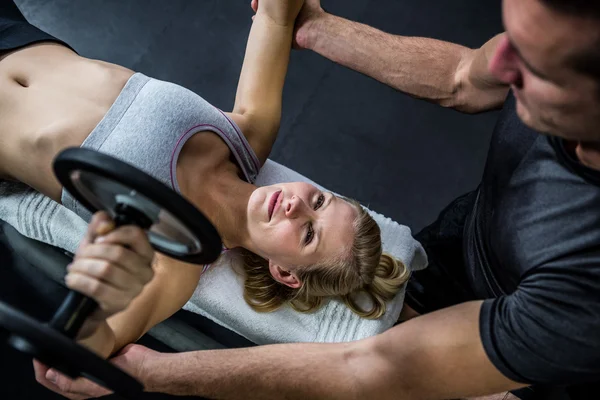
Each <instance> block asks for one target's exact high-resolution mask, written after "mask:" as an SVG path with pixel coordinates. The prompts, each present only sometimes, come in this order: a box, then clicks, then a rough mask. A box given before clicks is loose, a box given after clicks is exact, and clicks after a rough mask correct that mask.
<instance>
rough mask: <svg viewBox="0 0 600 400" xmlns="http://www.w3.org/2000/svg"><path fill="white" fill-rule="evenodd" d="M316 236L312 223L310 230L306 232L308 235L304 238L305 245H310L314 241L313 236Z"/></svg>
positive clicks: (309, 226)
mask: <svg viewBox="0 0 600 400" xmlns="http://www.w3.org/2000/svg"><path fill="white" fill-rule="evenodd" d="M314 236H315V231H314V230H313V226H312V224H309V225H308V231H307V232H306V237H305V238H304V245H309V244H310V242H312V240H313V237H314Z"/></svg>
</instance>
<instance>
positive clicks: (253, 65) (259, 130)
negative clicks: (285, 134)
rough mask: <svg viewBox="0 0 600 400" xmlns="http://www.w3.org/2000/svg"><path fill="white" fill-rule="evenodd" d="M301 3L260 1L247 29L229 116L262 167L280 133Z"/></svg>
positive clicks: (299, 1)
mask: <svg viewBox="0 0 600 400" xmlns="http://www.w3.org/2000/svg"><path fill="white" fill-rule="evenodd" d="M303 3H304V0H260V4H259V6H258V12H257V13H256V16H255V18H254V23H253V24H252V29H251V30H250V36H249V38H248V45H247V46H246V56H245V58H244V64H243V66H242V72H241V75H240V80H239V83H238V89H237V93H236V97H235V105H234V107H233V112H232V114H233V115H231V116H232V117H233V119H234V120H235V122H236V123H238V124H239V125H240V128H241V129H242V131H243V132H244V135H245V136H246V139H248V142H249V143H250V145H251V146H252V148H253V150H254V151H255V152H256V155H257V156H258V158H259V160H260V162H261V164H262V163H264V162H265V161H266V159H267V157H268V155H269V153H270V152H271V147H272V146H273V143H274V142H275V139H276V137H277V132H278V131H279V123H280V121H281V101H282V93H283V84H284V81H285V75H286V73H287V68H288V64H289V58H290V51H291V47H292V37H293V33H294V21H295V19H296V16H297V15H298V13H299V12H300V9H301V8H302V4H303Z"/></svg>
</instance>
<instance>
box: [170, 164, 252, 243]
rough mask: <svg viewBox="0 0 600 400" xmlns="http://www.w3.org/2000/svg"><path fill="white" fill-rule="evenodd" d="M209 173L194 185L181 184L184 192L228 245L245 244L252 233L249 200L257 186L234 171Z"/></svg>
mask: <svg viewBox="0 0 600 400" xmlns="http://www.w3.org/2000/svg"><path fill="white" fill-rule="evenodd" d="M202 175H204V174H202ZM209 176H210V178H208V179H206V178H207V175H204V176H203V179H202V182H197V183H196V184H193V185H189V184H188V185H185V186H186V187H181V185H180V188H181V192H182V193H183V194H184V195H185V196H186V197H187V198H188V199H189V200H190V201H191V202H192V203H193V204H194V205H195V206H196V207H198V208H199V209H200V210H201V211H202V213H203V214H204V215H205V216H206V217H207V218H208V219H209V220H210V221H211V223H212V224H213V225H214V226H215V228H216V229H217V231H218V232H219V234H220V235H221V240H222V241H223V244H224V245H225V246H226V247H227V248H234V247H243V246H244V245H245V244H246V243H247V242H248V236H249V235H248V217H247V209H248V201H249V199H250V196H251V195H252V192H253V191H254V190H255V189H256V186H254V185H252V184H250V183H247V182H245V181H244V180H242V179H240V178H239V177H238V176H237V174H236V173H232V172H231V171H222V172H219V173H214V172H213V173H212V174H209Z"/></svg>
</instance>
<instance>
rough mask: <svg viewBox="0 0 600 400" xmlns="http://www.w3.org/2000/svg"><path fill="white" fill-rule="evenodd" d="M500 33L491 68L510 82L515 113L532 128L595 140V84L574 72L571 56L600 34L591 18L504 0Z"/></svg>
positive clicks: (598, 125) (598, 135)
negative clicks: (501, 32)
mask: <svg viewBox="0 0 600 400" xmlns="http://www.w3.org/2000/svg"><path fill="white" fill-rule="evenodd" d="M503 19H504V26H505V28H506V33H507V34H506V37H505V39H503V40H502V42H501V43H500V45H499V46H498V49H497V51H496V53H495V54H494V56H493V58H492V59H491V60H490V70H491V72H492V73H493V74H494V75H495V76H496V77H497V78H498V79H500V80H502V81H503V82H505V83H507V84H510V85H511V88H512V90H513V92H514V94H515V97H516V99H517V113H518V115H519V117H520V118H521V119H522V120H523V122H525V123H526V124H527V125H529V126H530V127H532V128H533V129H535V130H537V131H540V132H545V133H549V134H552V135H556V136H560V137H563V138H565V139H569V140H573V141H600V87H599V84H598V82H597V81H595V80H594V79H593V78H591V77H589V76H587V75H585V74H583V73H581V72H579V71H577V70H575V69H574V67H573V66H572V64H571V60H572V57H573V55H576V54H581V52H585V51H589V49H591V48H593V46H594V44H596V43H598V39H599V38H600V24H599V23H598V21H597V20H594V19H593V18H589V19H585V18H580V17H573V16H569V15H565V14H562V13H559V12H556V11H554V10H551V9H549V8H548V7H547V6H545V5H544V4H542V3H541V2H540V1H539V0H504V1H503Z"/></svg>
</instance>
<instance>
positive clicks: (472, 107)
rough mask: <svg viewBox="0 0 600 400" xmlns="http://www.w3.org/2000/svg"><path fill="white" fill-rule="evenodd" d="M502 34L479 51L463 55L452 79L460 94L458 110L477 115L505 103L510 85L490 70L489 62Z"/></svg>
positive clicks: (502, 36)
mask: <svg viewBox="0 0 600 400" xmlns="http://www.w3.org/2000/svg"><path fill="white" fill-rule="evenodd" d="M504 35H505V33H501V34H499V35H496V36H495V37H493V38H492V39H490V40H489V41H488V42H486V43H485V44H484V45H483V46H481V47H480V48H479V49H475V50H472V51H470V52H469V53H465V55H464V57H463V59H462V60H461V62H460V64H459V66H458V69H457V71H456V76H455V80H456V85H457V87H458V93H459V94H458V99H457V102H458V105H457V109H459V110H461V111H465V112H471V113H476V112H481V111H487V110H490V109H497V108H500V107H501V106H502V104H504V101H505V99H506V95H507V94H508V90H509V86H508V85H506V84H505V83H503V82H501V81H500V80H499V79H498V78H496V77H495V76H494V75H493V74H492V73H491V72H490V69H489V63H490V60H491V59H492V57H493V56H494V53H495V52H496V49H497V47H498V45H499V44H500V41H501V40H502V39H503V38H504Z"/></svg>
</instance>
